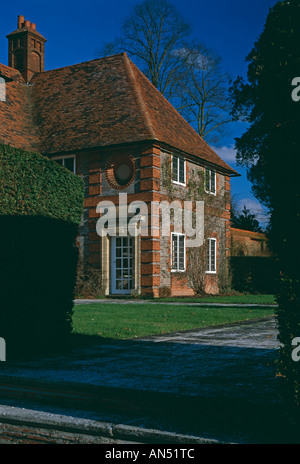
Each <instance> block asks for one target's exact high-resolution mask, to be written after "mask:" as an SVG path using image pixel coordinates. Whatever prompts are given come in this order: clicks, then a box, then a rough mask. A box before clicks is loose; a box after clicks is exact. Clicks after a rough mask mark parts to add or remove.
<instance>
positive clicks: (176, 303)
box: [74, 298, 278, 308]
mask: <svg viewBox="0 0 300 464" xmlns="http://www.w3.org/2000/svg"><path fill="white" fill-rule="evenodd" d="M93 303H112V304H122V305H126V304H155V305H171V306H183V305H184V306H214V307H227V308H230V307H232V308H233V307H239V308H242V307H247V308H248V307H252V308H277V306H278V305H277V304H258V303H217V302H215V303H200V302H196V301H195V302H190V303H188V302H186V301H182V302H181V301H156V300H140V299H137V300H126V299H124V298H123V299H122V298H120V299H116V300H114V299H110V298H109V299H108V298H102V299H94V300H92V299H88V300H87V299H80V300H74V304H75V305H85V304H93Z"/></svg>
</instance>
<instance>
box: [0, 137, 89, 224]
mask: <svg viewBox="0 0 300 464" xmlns="http://www.w3.org/2000/svg"><path fill="white" fill-rule="evenodd" d="M82 202H83V190H82V180H81V179H80V178H79V177H77V176H74V175H70V172H69V171H67V169H65V168H64V167H62V166H59V165H58V164H57V163H54V162H53V161H51V160H49V159H48V158H46V157H44V156H41V155H39V154H38V153H31V152H27V151H24V150H19V149H16V148H13V147H11V146H9V145H4V144H0V214H1V215H18V216H20V215H25V216H26V215H30V216H44V217H49V218H52V219H58V220H64V221H67V222H70V223H74V224H78V223H79V222H80V220H81V215H82Z"/></svg>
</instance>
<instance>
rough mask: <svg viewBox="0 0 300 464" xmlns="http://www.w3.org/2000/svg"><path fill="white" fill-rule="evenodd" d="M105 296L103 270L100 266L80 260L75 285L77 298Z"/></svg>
mask: <svg viewBox="0 0 300 464" xmlns="http://www.w3.org/2000/svg"><path fill="white" fill-rule="evenodd" d="M102 296H103V289H102V278H101V272H99V269H98V268H95V267H93V266H89V265H88V264H87V263H85V262H84V261H83V259H79V260H78V266H77V278H76V287H75V297H76V298H100V297H102Z"/></svg>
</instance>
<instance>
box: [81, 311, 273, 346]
mask: <svg viewBox="0 0 300 464" xmlns="http://www.w3.org/2000/svg"><path fill="white" fill-rule="evenodd" d="M272 315H274V311H273V309H272V308H251V307H249V308H247V307H243V308H238V307H234V308H230V307H229V308H228V307H218V308H214V307H207V308H206V307H199V306H184V305H178V306H175V305H174V306H172V305H166V306H164V305H155V304H154V303H150V304H137V303H135V304H130V303H128V304H120V305H119V304H116V303H94V304H87V305H78V306H75V308H74V315H73V333H74V334H81V335H98V336H100V337H105V338H112V339H115V340H121V339H130V338H137V337H144V336H147V335H157V334H163V333H169V332H176V331H178V330H190V329H196V328H203V327H208V326H212V325H219V324H230V323H233V322H239V321H247V320H251V319H256V318H261V317H265V316H272Z"/></svg>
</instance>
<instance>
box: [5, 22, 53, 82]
mask: <svg viewBox="0 0 300 464" xmlns="http://www.w3.org/2000/svg"><path fill="white" fill-rule="evenodd" d="M6 37H7V38H8V66H10V67H11V68H14V69H18V70H19V71H20V72H21V74H22V75H23V77H24V79H25V81H26V82H27V83H28V82H30V80H31V78H32V76H33V75H34V74H36V73H39V72H43V71H44V64H45V42H46V39H45V38H44V37H43V36H42V35H41V34H40V33H39V32H37V30H36V24H34V23H31V22H30V21H28V20H26V21H25V18H24V16H18V24H17V30H15V31H14V32H11V34H8V35H7V36H6Z"/></svg>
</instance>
